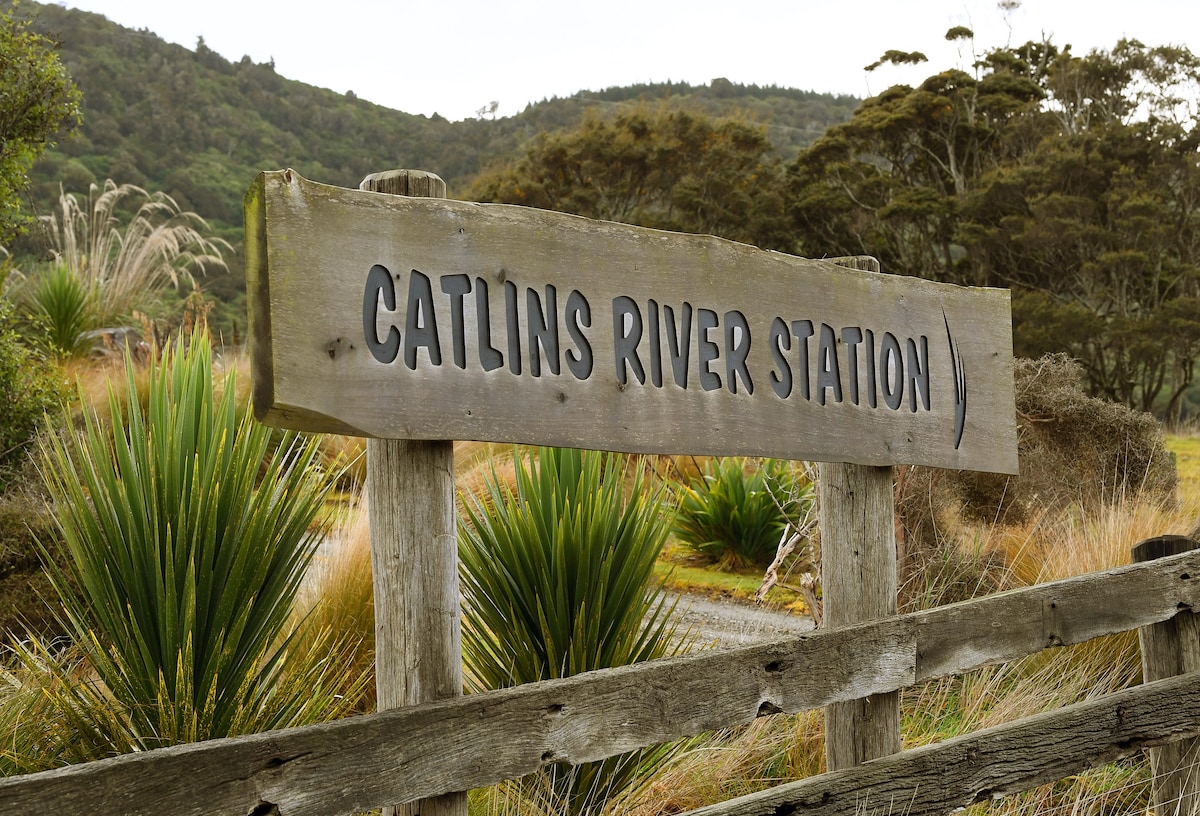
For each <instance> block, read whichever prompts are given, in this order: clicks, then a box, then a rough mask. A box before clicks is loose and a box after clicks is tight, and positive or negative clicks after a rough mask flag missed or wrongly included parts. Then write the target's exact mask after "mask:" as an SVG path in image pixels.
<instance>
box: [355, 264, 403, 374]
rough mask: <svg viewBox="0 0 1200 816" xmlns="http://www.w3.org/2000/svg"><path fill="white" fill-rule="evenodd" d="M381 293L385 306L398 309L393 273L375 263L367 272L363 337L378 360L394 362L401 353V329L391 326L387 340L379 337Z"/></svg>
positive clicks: (364, 293) (392, 309)
mask: <svg viewBox="0 0 1200 816" xmlns="http://www.w3.org/2000/svg"><path fill="white" fill-rule="evenodd" d="M380 295H383V305H384V308H386V309H387V310H388V311H392V312H394V311H396V285H395V284H394V283H392V273H391V272H388V271H387V268H386V267H383V266H380V265H379V264H375V265H374V266H372V267H371V271H370V272H368V273H367V287H366V290H365V291H364V292H363V338H364V339H365V340H366V341H367V348H369V349H370V350H371V355H372V356H373V357H374V358H375V359H376V360H378V361H379V362H381V363H392V362H395V361H396V355H398V354H399V353H400V330H399V329H397V328H396V327H395V326H389V327H388V335H387V340H380V339H379V328H378V326H377V324H376V319H377V318H376V315H377V312H378V310H379V296H380Z"/></svg>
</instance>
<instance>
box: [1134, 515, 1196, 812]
mask: <svg viewBox="0 0 1200 816" xmlns="http://www.w3.org/2000/svg"><path fill="white" fill-rule="evenodd" d="M1197 549H1200V541H1196V540H1194V539H1191V538H1187V537H1185V536H1178V535H1174V536H1159V537H1158V538H1152V539H1149V540H1147V541H1143V542H1141V543H1140V544H1138V545H1137V546H1136V547H1134V548H1133V558H1134V560H1135V561H1137V562H1143V561H1152V560H1154V559H1158V558H1164V557H1167V556H1170V555H1177V554H1179V553H1186V552H1192V551H1194V550H1197ZM1138 641H1139V643H1140V644H1141V648H1142V677H1144V678H1145V679H1146V680H1147V681H1151V680H1162V679H1164V678H1167V677H1175V676H1176V675H1180V674H1191V673H1193V672H1200V616H1198V615H1197V613H1196V612H1194V611H1192V610H1190V609H1181V610H1180V612H1179V614H1178V615H1176V616H1175V617H1174V618H1172V619H1170V620H1167V621H1162V622H1160V623H1152V624H1150V625H1149V626H1143V627H1141V628H1140V629H1138ZM1198 766H1200V739H1194V738H1193V739H1185V740H1180V741H1178V742H1173V743H1171V744H1170V745H1164V746H1162V747H1161V748H1152V749H1150V767H1151V769H1152V771H1153V774H1154V781H1153V798H1154V807H1155V811H1156V812H1157V813H1162V814H1167V813H1171V814H1177V816H1197V814H1200V773H1197V767H1198Z"/></svg>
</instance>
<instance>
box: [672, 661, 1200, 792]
mask: <svg viewBox="0 0 1200 816" xmlns="http://www.w3.org/2000/svg"><path fill="white" fill-rule="evenodd" d="M1197 735H1200V673H1197V674H1185V675H1179V676H1177V677H1172V678H1170V679H1168V680H1158V681H1156V682H1154V683H1148V684H1146V685H1143V686H1135V687H1133V688H1130V689H1125V690H1124V691H1120V692H1117V693H1115V694H1109V695H1106V696H1104V697H1101V698H1098V699H1096V700H1089V701H1088V702H1084V703H1077V704H1075V705H1072V706H1067V707H1065V708H1061V709H1058V710H1056V711H1050V712H1047V713H1045V714H1038V715H1035V716H1032V717H1027V718H1025V719H1022V720H1018V721H1017V722H1014V723H1008V724H1005V725H1000V726H996V727H993V728H987V729H983V730H980V731H975V732H972V733H970V734H966V735H964V736H961V737H956V738H954V739H951V740H947V741H945V742H940V743H936V744H934V745H925V746H922V747H920V748H913V749H911V750H908V751H904V752H902V753H899V754H892V755H891V756H888V757H883V758H881V759H873V760H871V761H869V762H865V763H863V764H862V765H857V766H855V767H853V768H845V769H843V770H840V771H833V772H830V773H825V774H821V775H820V776H814V777H811V778H809V779H804V780H801V781H799V782H792V783H788V784H784V785H779V786H777V787H774V788H770V789H768V790H765V791H762V792H760V793H754V794H749V795H747V796H742V797H739V798H737V799H730V800H728V801H726V802H721V803H720V804H717V805H712V806H709V807H704V808H699V809H697V810H691V811H688V812H687V813H686V814H684V815H683V816H788V815H790V814H808V815H811V816H818V815H819V816H861V814H869V813H880V814H889V813H894V814H903V815H904V816H933V814H944V813H949V812H951V811H953V810H956V809H958V808H962V807H965V806H967V805H970V804H974V803H976V802H984V801H987V800H990V799H998V798H1000V797H1002V796H1007V795H1009V794H1012V793H1019V792H1021V791H1024V790H1029V789H1030V788H1035V787H1037V786H1039V785H1045V784H1048V783H1050V782H1054V781H1057V780H1059V779H1062V778H1063V777H1066V776H1071V775H1072V774H1077V773H1080V772H1082V771H1085V770H1087V769H1089V768H1094V767H1096V766H1098V765H1104V764H1107V763H1109V762H1115V761H1117V760H1119V759H1122V758H1124V757H1127V756H1131V755H1132V754H1135V753H1137V752H1139V751H1141V750H1142V749H1144V748H1149V747H1152V746H1157V745H1163V744H1165V743H1167V742H1171V741H1174V740H1179V739H1184V738H1186V737H1194V736H1197Z"/></svg>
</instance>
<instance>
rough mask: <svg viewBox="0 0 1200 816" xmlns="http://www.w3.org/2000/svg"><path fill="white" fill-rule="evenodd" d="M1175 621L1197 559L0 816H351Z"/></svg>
mask: <svg viewBox="0 0 1200 816" xmlns="http://www.w3.org/2000/svg"><path fill="white" fill-rule="evenodd" d="M1183 608H1200V553H1195V552H1193V553H1186V554H1183V555H1179V556H1172V557H1170V558H1164V559H1160V560H1157V561H1153V562H1149V563H1146V564H1137V565H1133V566H1128V567H1121V568H1119V569H1115V570H1109V571H1107V572H1104V573H1097V574H1094V575H1088V576H1083V577H1080V578H1072V579H1068V580H1065V581H1059V582H1056V583H1054V584H1045V585H1041V586H1035V587H1030V588H1027V589H1022V590H1017V591H1014V592H1011V593H1005V594H1002V595H996V596H992V597H989V598H983V599H979V600H976V601H970V602H967V603H964V604H957V605H955V606H950V607H943V608H940V609H935V610H929V611H927V612H920V613H916V614H913V615H904V616H900V617H897V618H892V619H890V620H885V621H880V622H875V623H868V624H862V625H860V626H856V627H851V628H847V629H829V630H822V631H818V632H814V633H812V634H809V635H805V636H803V637H800V638H793V639H789V640H786V641H781V642H778V643H774V644H768V645H762V646H753V647H748V648H744V649H735V650H730V651H727V652H718V653H709V654H699V655H692V656H687V657H682V658H675V659H672V660H665V661H656V662H653V663H644V664H641V665H638V666H629V667H625V668H621V669H611V670H608V671H603V672H595V673H591V674H583V675H577V676H575V677H571V678H567V679H565V680H555V681H548V682H546V683H539V684H534V685H530V686H522V687H519V688H515V689H507V690H504V691H499V692H492V693H489V694H482V695H475V696H470V697H465V698H461V699H459V700H454V701H447V702H442V703H434V704H431V705H426V706H421V707H418V708H405V709H398V710H395V711H390V712H384V713H379V714H372V715H368V716H364V717H359V718H353V719H348V720H341V721H338V722H334V723H327V724H323V725H316V726H308V727H305V728H298V729H293V730H290V731H280V732H274V733H270V734H261V735H254V736H248V737H239V738H236V739H228V740H214V741H212V742H208V743H198V744H194V745H184V746H178V747H173V748H165V749H161V750H158V751H150V752H147V753H145V754H138V755H131V756H123V757H116V758H114V759H109V760H104V761H101V762H96V763H90V764H88V765H79V766H75V767H71V768H65V769H62V770H57V771H50V772H47V773H43V774H34V775H30V776H25V777H15V778H11V779H4V780H0V816H17V815H18V814H26V813H43V812H45V813H56V812H71V811H73V810H77V809H81V808H86V809H87V811H88V812H89V813H90V814H93V815H94V816H118V814H131V816H134V815H135V814H147V815H148V814H157V815H159V816H168V815H169V814H201V813H237V814H243V813H249V812H251V811H253V809H254V808H255V807H257V806H258V805H259V804H260V803H262V802H271V803H275V804H278V805H279V807H280V810H281V812H283V813H287V814H289V816H303V814H335V813H355V812H360V811H363V810H369V809H371V808H374V807H379V806H381V805H385V804H389V803H392V802H399V801H407V800H411V799H417V798H422V797H427V796H431V795H436V794H440V793H444V792H448V791H451V790H453V789H455V788H457V787H460V786H468V787H476V786H482V785H488V784H493V783H495V782H498V781H500V780H502V779H506V778H512V777H516V776H520V775H523V774H525V773H528V772H530V771H532V770H534V769H536V768H537V767H538V766H539V765H540V764H541V763H542V762H543V761H554V760H558V759H562V760H567V761H571V762H581V761H586V760H594V759H600V758H602V757H605V756H609V755H611V754H615V753H620V752H623V751H627V750H633V749H635V748H638V747H642V746H645V745H650V744H654V743H657V742H662V741H667V740H671V739H677V738H680V737H684V736H690V735H693V734H697V733H701V732H703V731H708V730H714V729H717V728H722V727H729V726H735V725H738V724H740V723H744V722H748V721H749V720H751V719H753V718H754V717H755V716H757V715H759V714H769V713H775V712H794V711H801V710H806V709H812V708H818V707H821V706H824V705H828V704H829V703H831V702H837V701H841V700H853V699H857V698H861V697H866V696H869V695H871V694H876V693H880V692H884V691H891V690H893V689H896V688H898V687H901V686H904V685H908V684H911V683H912V682H914V681H915V680H916V681H919V680H926V679H930V678H933V677H938V676H942V675H945V674H953V673H958V672H962V671H966V670H968V669H971V668H975V667H978V666H982V665H987V664H989V663H994V662H998V661H1001V660H1010V659H1013V658H1016V657H1021V656H1023V655H1025V654H1031V653H1033V652H1036V651H1038V650H1040V649H1042V648H1045V647H1047V646H1050V645H1062V644H1069V643H1075V642H1081V641H1083V640H1087V639H1090V638H1093V637H1099V636H1101V635H1106V634H1113V633H1115V632H1121V631H1128V630H1130V629H1135V628H1137V627H1138V626H1142V625H1146V624H1149V623H1153V622H1156V621H1163V620H1168V619H1170V618H1172V617H1174V616H1175V615H1176V613H1177V612H1178V611H1179V610H1180V609H1183ZM993 641H994V648H989V646H988V644H989V643H992V642H993ZM862 767H865V766H862ZM261 812H266V811H265V810H264V811H261Z"/></svg>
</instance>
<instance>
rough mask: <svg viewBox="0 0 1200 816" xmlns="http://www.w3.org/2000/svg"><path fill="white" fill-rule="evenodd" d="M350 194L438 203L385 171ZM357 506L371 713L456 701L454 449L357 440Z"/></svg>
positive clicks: (401, 173)
mask: <svg viewBox="0 0 1200 816" xmlns="http://www.w3.org/2000/svg"><path fill="white" fill-rule="evenodd" d="M359 189H362V190H367V191H370V192H376V193H389V194H392V195H407V196H425V197H431V198H445V197H446V183H445V182H444V181H442V179H441V178H439V177H438V176H436V175H434V174H432V173H425V172H422V171H419V170H393V171H390V172H385V173H375V174H373V175H370V176H367V177H366V178H365V179H363V181H362V183H361V184H360V185H359ZM367 503H368V507H369V511H368V512H369V515H370V522H371V567H372V570H373V572H374V590H375V688H376V695H377V698H378V702H377V707H378V709H379V710H380V711H386V710H388V709H391V708H400V707H402V706H409V705H416V704H418V703H428V702H433V701H435V700H443V699H446V698H448V697H457V696H459V695H461V694H462V688H463V676H462V629H461V622H460V618H459V600H458V599H459V593H458V538H457V530H456V529H455V515H454V514H455V509H454V443H453V442H452V441H449V440H436V441H419V440H401V439H369V440H367ZM391 813H392V814H395V816H467V795H466V793H450V794H446V795H445V796H438V797H436V798H433V799H426V800H422V801H419V802H410V803H408V804H406V805H401V806H399V807H397V808H395V809H393V810H392V811H391ZM384 814H385V816H391V814H389V812H388V811H387V810H385V811H384Z"/></svg>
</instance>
